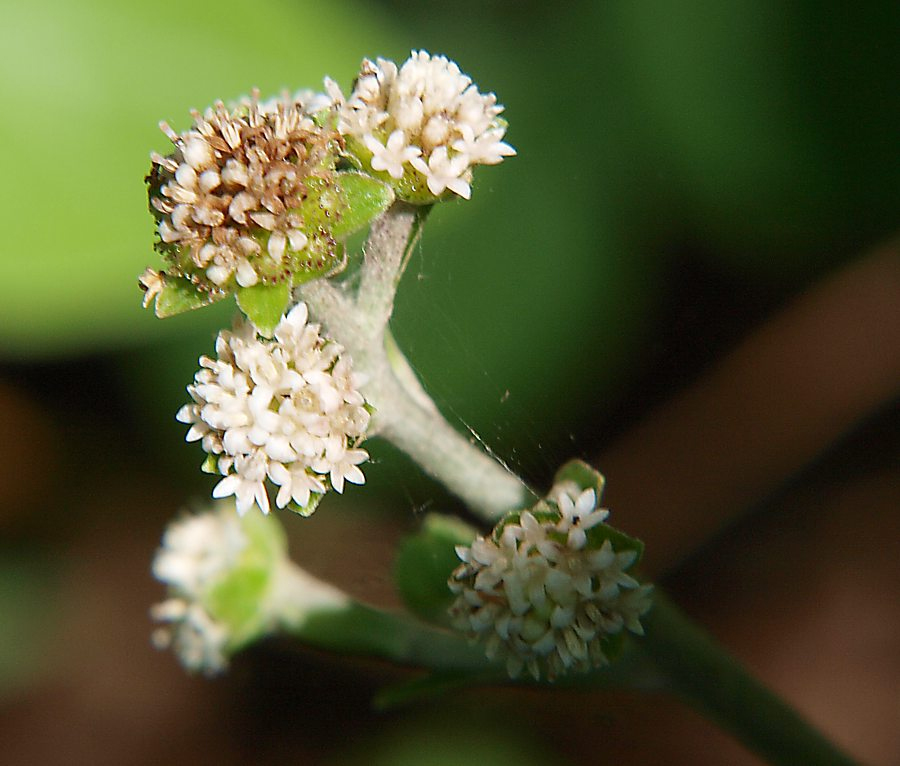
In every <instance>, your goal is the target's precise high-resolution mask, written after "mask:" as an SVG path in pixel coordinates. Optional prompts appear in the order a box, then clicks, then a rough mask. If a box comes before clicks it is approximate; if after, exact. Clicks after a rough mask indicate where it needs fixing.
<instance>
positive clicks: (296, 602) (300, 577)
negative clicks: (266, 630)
mask: <svg viewBox="0 0 900 766" xmlns="http://www.w3.org/2000/svg"><path fill="white" fill-rule="evenodd" d="M349 604H350V597H349V596H348V595H347V594H346V593H344V592H343V591H342V590H340V589H339V588H336V587H335V586H333V585H331V584H329V583H327V582H324V581H323V580H319V579H318V578H316V577H313V575H311V574H310V573H309V572H307V571H306V570H305V569H302V568H301V567H299V566H297V565H296V564H294V563H293V562H292V561H290V560H289V559H284V560H283V561H282V562H281V563H280V564H279V566H278V570H277V571H276V572H275V574H274V576H273V582H272V591H271V593H270V594H269V598H268V605H267V606H268V611H269V613H270V614H272V615H274V616H275V618H276V620H277V621H278V622H279V624H281V625H283V626H285V627H288V628H290V629H291V630H294V631H296V630H299V629H300V628H301V627H302V625H303V623H304V622H305V621H306V619H307V618H308V616H309V614H310V613H312V612H316V611H329V610H332V611H336V610H340V609H344V608H346V607H347V606H348V605H349Z"/></svg>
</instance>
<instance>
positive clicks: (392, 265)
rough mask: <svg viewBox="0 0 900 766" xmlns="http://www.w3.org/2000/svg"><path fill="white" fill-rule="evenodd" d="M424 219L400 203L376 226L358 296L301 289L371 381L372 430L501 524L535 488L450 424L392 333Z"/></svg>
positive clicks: (314, 285) (317, 287)
mask: <svg viewBox="0 0 900 766" xmlns="http://www.w3.org/2000/svg"><path fill="white" fill-rule="evenodd" d="M421 217H422V214H421V213H417V212H416V209H415V208H413V207H412V206H410V205H406V204H404V203H397V204H395V205H394V206H393V207H391V208H390V209H389V210H388V211H387V212H386V213H385V214H384V215H383V216H382V217H381V218H379V219H378V220H377V221H376V222H375V223H374V224H373V225H372V232H371V234H370V235H369V240H368V242H367V243H366V251H365V262H364V264H363V267H362V269H361V274H360V283H359V289H358V292H357V298H356V300H351V299H350V298H349V297H348V296H347V295H346V294H345V293H344V292H343V291H342V290H341V289H340V288H337V287H335V286H334V285H332V284H329V283H327V282H326V281H324V280H316V281H314V282H310V283H307V284H305V285H303V286H301V287H300V288H298V291H297V292H298V295H299V297H300V298H301V299H302V300H304V301H305V302H306V303H307V305H308V306H309V307H310V311H311V313H312V315H313V317H314V319H315V320H316V321H319V322H322V324H323V325H324V326H325V328H326V330H327V331H328V332H329V334H330V335H331V336H332V337H334V338H335V339H336V340H337V341H338V342H339V343H341V345H343V346H344V347H345V348H346V349H347V351H349V353H350V355H351V357H352V358H353V365H354V369H355V370H357V371H358V372H360V373H362V374H363V375H364V376H365V377H366V378H367V381H366V383H365V384H364V386H363V392H364V393H365V395H366V399H367V400H368V401H369V403H370V404H371V405H372V406H373V407H374V408H375V416H374V418H373V422H372V427H371V429H370V434H373V435H374V434H379V435H381V436H384V437H385V438H386V439H388V440H390V441H391V442H393V443H394V444H395V445H396V446H398V447H399V448H400V449H402V450H403V451H404V452H406V453H407V454H408V455H409V456H410V457H411V458H412V459H413V460H415V461H416V462H417V463H418V464H419V465H420V466H421V467H422V469H423V470H424V471H425V472H426V473H428V474H429V475H431V476H433V477H434V478H436V479H437V480H438V481H440V482H442V483H443V484H444V485H445V486H446V487H447V489H449V490H450V491H451V492H453V493H454V494H456V495H457V496H459V497H460V498H461V499H462V500H464V501H465V502H466V504H467V505H468V506H469V507H470V509H471V510H472V511H473V512H475V513H477V514H478V515H479V516H481V517H482V518H483V519H484V520H485V521H488V522H490V523H492V524H493V523H494V522H496V521H497V520H498V519H499V518H500V517H501V516H502V515H503V514H504V513H506V512H507V511H510V510H513V509H516V508H522V507H525V506H526V505H528V504H529V502H530V501H531V500H532V499H533V496H532V493H531V492H530V491H529V490H528V488H527V487H526V486H525V485H524V484H523V483H522V481H521V479H519V478H518V477H517V476H515V475H514V474H512V473H510V472H509V471H507V470H506V469H505V468H504V467H503V466H502V465H501V464H500V463H499V462H497V461H496V460H494V459H493V458H491V457H489V456H488V455H486V454H485V453H484V452H483V451H482V450H481V448H480V447H478V446H476V445H475V444H473V443H471V442H470V441H469V440H468V439H466V438H465V437H464V436H462V435H461V434H459V433H458V432H457V431H456V430H454V429H453V428H452V427H451V426H450V425H449V424H448V423H447V421H446V420H445V419H444V418H443V416H442V415H441V414H440V412H439V411H438V409H437V407H436V406H435V405H434V402H433V401H432V400H431V399H430V397H428V394H427V393H426V392H425V390H424V389H423V388H422V386H421V385H420V384H419V383H418V381H417V380H416V378H415V374H414V373H413V371H412V370H411V368H410V367H409V364H408V362H406V360H405V359H404V358H403V355H402V354H401V353H400V350H399V349H398V348H397V346H396V344H395V343H394V342H393V340H392V339H389V338H388V337H387V332H388V331H387V322H388V320H389V319H390V314H391V312H392V311H393V305H394V294H395V293H396V289H397V284H398V282H399V281H400V276H401V274H402V271H403V267H404V266H405V263H406V260H407V258H408V254H409V252H410V249H411V247H412V246H413V244H414V242H415V239H416V237H417V235H418V226H419V223H420V221H421ZM389 353H390V358H389V356H388V354H389Z"/></svg>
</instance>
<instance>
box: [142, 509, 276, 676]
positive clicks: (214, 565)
mask: <svg viewBox="0 0 900 766" xmlns="http://www.w3.org/2000/svg"><path fill="white" fill-rule="evenodd" d="M285 560H286V549H285V541H284V538H283V535H282V533H281V531H280V528H279V526H278V525H277V524H276V523H275V522H274V521H271V520H268V519H263V518H262V517H261V516H248V517H246V518H243V519H242V518H240V517H239V516H238V515H237V514H236V513H235V511H234V506H233V505H231V504H229V503H220V504H219V505H218V506H217V507H216V508H215V509H212V510H209V511H207V512H205V513H202V514H198V515H193V516H185V517H184V518H182V519H179V520H178V521H176V522H173V523H172V524H170V525H169V527H168V529H167V530H166V532H165V535H164V536H163V541H162V546H161V547H160V549H159V550H158V551H157V553H156V557H155V558H154V560H153V574H154V575H155V576H156V578H157V579H158V580H160V581H161V582H163V583H165V584H166V586H167V587H168V598H167V599H166V600H165V601H163V602H162V603H159V604H156V605H155V606H154V607H153V608H152V609H151V616H152V617H153V619H154V620H156V621H157V622H159V623H161V625H160V626H159V627H158V628H157V629H156V630H155V631H154V633H153V643H154V644H155V645H156V646H157V647H159V648H161V649H164V648H168V647H172V648H173V649H174V650H175V652H176V653H177V655H178V657H179V659H180V660H181V662H182V664H183V665H184V666H185V667H187V668H188V669H189V670H193V671H200V672H203V673H205V674H207V675H214V674H216V673H219V672H221V671H222V670H224V669H225V667H226V666H227V664H228V657H229V656H230V655H231V654H232V653H233V652H234V651H235V650H236V649H237V648H239V647H240V646H241V645H242V644H243V643H246V642H247V641H248V640H250V639H251V638H253V637H255V636H258V635H261V634H262V633H263V632H265V631H266V630H268V629H269V628H271V627H272V625H273V624H274V616H273V615H269V614H268V606H267V604H268V603H269V601H270V600H271V599H270V595H271V593H272V592H273V591H274V587H273V584H274V579H275V574H276V573H277V572H278V571H279V566H280V565H281V564H282V563H283V561H285ZM242 582H243V585H242V584H241V583H242ZM235 585H237V586H238V587H235Z"/></svg>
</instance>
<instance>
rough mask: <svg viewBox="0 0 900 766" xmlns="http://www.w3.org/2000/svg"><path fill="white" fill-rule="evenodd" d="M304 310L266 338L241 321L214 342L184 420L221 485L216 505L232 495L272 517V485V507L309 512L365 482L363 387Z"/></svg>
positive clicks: (242, 507) (242, 508) (181, 415)
mask: <svg viewBox="0 0 900 766" xmlns="http://www.w3.org/2000/svg"><path fill="white" fill-rule="evenodd" d="M307 319H308V315H307V308H306V304H304V303H299V304H297V305H296V306H295V307H294V308H293V309H292V310H291V311H290V312H289V313H288V315H287V316H286V317H284V318H283V319H282V320H281V322H280V323H279V324H278V326H277V328H276V329H275V337H274V340H262V339H260V338H259V337H258V336H257V334H256V329H255V328H254V326H253V325H252V324H251V323H250V322H248V321H246V320H242V321H241V322H240V323H239V324H237V325H236V327H235V328H234V330H233V331H231V332H228V331H222V332H220V333H219V337H218V339H217V340H216V353H217V355H218V358H216V359H211V358H209V357H201V359H200V370H199V371H198V372H197V374H196V375H195V376H194V383H193V384H192V385H190V386H188V389H187V390H188V393H189V394H190V395H191V397H192V398H193V400H194V401H193V403H192V404H187V405H185V406H184V407H182V408H181V410H179V412H178V415H177V418H178V420H179V421H181V422H182V423H188V424H190V426H191V427H190V430H189V431H188V433H187V437H186V439H187V441H200V442H201V443H202V445H203V449H204V450H206V452H207V453H209V455H210V456H211V458H212V459H211V460H208V462H207V465H208V466H210V469H211V470H213V469H214V470H215V471H217V472H218V473H220V474H221V475H222V476H223V477H224V478H223V479H222V480H221V481H220V482H219V483H218V484H217V485H216V486H215V488H214V489H213V497H217V498H221V497H228V496H229V495H234V496H235V498H236V501H237V509H238V512H239V513H241V514H243V513H246V512H247V511H248V510H249V509H250V508H251V507H253V505H254V504H256V505H257V506H259V508H260V509H261V510H262V511H263V513H268V511H269V497H268V494H267V493H266V486H265V481H266V478H268V479H270V480H271V481H272V482H273V483H274V484H275V485H276V486H278V487H279V489H278V494H277V497H276V499H275V504H276V505H277V506H278V507H279V508H283V507H285V506H286V505H287V504H288V503H289V502H291V501H293V503H295V504H296V505H297V506H299V507H300V509H303V508H305V507H306V506H307V505H308V504H309V503H310V499H311V496H312V495H313V494H314V493H316V494H324V493H325V492H326V491H327V489H328V487H329V486H330V487H331V488H333V489H335V490H337V491H338V492H343V490H344V482H352V483H354V484H363V483H364V482H365V477H364V476H363V473H362V471H361V470H360V468H359V464H360V463H362V462H364V461H365V460H366V459H368V454H367V453H366V452H365V450H362V449H357V448H356V447H357V445H358V444H359V442H361V441H362V439H363V437H364V436H365V433H366V429H367V427H368V424H369V411H368V410H367V409H366V407H365V400H364V399H363V396H362V394H361V393H360V392H359V391H358V386H359V382H360V381H359V379H358V376H355V375H354V374H353V372H352V369H351V364H350V359H349V357H347V356H342V351H343V349H342V347H341V346H340V345H338V344H337V343H335V342H333V341H331V340H327V339H325V338H323V337H322V336H321V335H320V334H319V326H318V325H316V324H309V323H308V322H307Z"/></svg>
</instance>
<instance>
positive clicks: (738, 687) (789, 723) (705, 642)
mask: <svg viewBox="0 0 900 766" xmlns="http://www.w3.org/2000/svg"><path fill="white" fill-rule="evenodd" d="M642 621H643V623H644V627H645V630H646V635H645V636H644V638H643V639H641V640H638V641H636V642H635V643H636V644H637V646H638V647H639V649H640V650H641V651H643V652H644V653H645V654H646V655H647V656H648V657H649V658H650V659H651V661H653V662H654V663H655V664H656V665H657V667H658V668H659V669H660V671H661V672H662V673H663V674H665V675H666V676H668V678H669V679H670V682H671V685H672V690H673V691H674V692H675V693H676V694H678V695H679V696H680V697H682V698H683V699H684V700H685V701H686V702H688V703H689V704H690V705H692V706H693V707H695V708H697V709H698V710H699V711H700V712H701V713H703V714H704V715H705V716H707V717H709V718H710V719H712V720H713V721H715V722H717V723H718V724H719V725H720V726H721V727H722V728H723V729H725V730H726V731H729V732H731V734H733V735H734V736H735V737H736V738H737V739H738V740H740V741H741V742H742V743H743V744H744V745H745V746H746V747H748V748H749V749H750V750H752V751H754V752H756V753H758V754H759V755H761V756H762V757H763V758H765V759H766V760H767V761H768V762H769V763H772V764H776V765H777V766H797V765H798V764H803V766H854V764H856V761H854V760H853V759H852V758H850V757H849V756H847V755H845V754H844V753H842V752H841V751H840V750H838V749H837V748H836V747H835V746H834V745H832V744H831V743H830V742H828V740H826V739H825V738H824V737H823V736H822V735H821V734H820V733H819V732H818V731H816V729H814V728H813V727H812V726H811V725H810V724H809V723H807V722H806V721H805V720H804V719H803V718H802V717H801V716H800V715H799V714H798V713H797V711H796V710H794V709H793V708H792V707H790V706H789V705H787V704H786V703H785V702H784V701H782V700H781V699H780V698H778V697H777V696H775V695H774V694H773V693H772V692H771V691H769V690H768V689H767V688H766V687H765V686H763V685H762V684H761V683H760V682H759V681H757V680H756V679H755V678H753V676H751V675H750V674H749V673H748V672H747V670H746V669H745V668H744V667H743V666H742V665H741V664H740V663H739V662H737V660H735V659H734V658H733V657H731V656H729V655H728V654H727V653H726V652H725V651H724V649H722V647H720V646H719V645H718V644H717V643H715V641H713V640H712V639H711V638H710V637H709V636H708V635H707V634H706V633H705V632H704V631H702V630H701V629H700V628H699V627H698V626H697V625H696V624H695V623H694V622H693V621H692V620H691V619H690V618H689V617H687V615H685V614H684V613H683V612H681V611H680V610H679V609H678V608H677V607H676V606H675V605H674V604H672V603H671V602H670V601H669V600H668V599H667V598H665V596H663V594H662V593H661V592H660V591H659V589H657V590H656V591H655V592H654V604H653V609H652V610H651V611H650V613H649V614H647V615H646V617H644V618H643V620H642Z"/></svg>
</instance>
